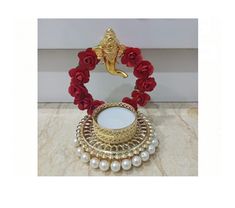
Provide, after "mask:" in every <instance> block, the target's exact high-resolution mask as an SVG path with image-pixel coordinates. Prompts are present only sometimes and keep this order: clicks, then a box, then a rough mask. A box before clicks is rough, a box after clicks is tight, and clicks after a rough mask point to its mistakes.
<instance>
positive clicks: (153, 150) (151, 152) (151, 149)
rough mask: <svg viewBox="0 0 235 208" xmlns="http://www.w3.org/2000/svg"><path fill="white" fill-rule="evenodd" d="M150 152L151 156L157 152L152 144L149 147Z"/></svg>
mask: <svg viewBox="0 0 235 208" xmlns="http://www.w3.org/2000/svg"><path fill="white" fill-rule="evenodd" d="M148 152H149V154H150V155H152V154H153V153H154V152H155V147H154V146H153V145H152V144H150V145H149V147H148Z"/></svg>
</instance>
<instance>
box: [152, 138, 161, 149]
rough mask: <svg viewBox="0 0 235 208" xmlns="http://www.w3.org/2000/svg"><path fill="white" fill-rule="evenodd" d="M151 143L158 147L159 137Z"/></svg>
mask: <svg viewBox="0 0 235 208" xmlns="http://www.w3.org/2000/svg"><path fill="white" fill-rule="evenodd" d="M151 143H152V145H153V146H154V147H157V146H158V143H159V142H158V139H156V138H155V139H153V140H152V142H151Z"/></svg>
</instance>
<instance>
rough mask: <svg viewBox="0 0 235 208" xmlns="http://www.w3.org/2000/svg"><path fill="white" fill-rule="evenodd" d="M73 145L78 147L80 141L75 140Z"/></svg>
mask: <svg viewBox="0 0 235 208" xmlns="http://www.w3.org/2000/svg"><path fill="white" fill-rule="evenodd" d="M73 143H74V146H75V147H76V146H77V145H78V140H77V139H74V141H73Z"/></svg>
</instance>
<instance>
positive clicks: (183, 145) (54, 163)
mask: <svg viewBox="0 0 235 208" xmlns="http://www.w3.org/2000/svg"><path fill="white" fill-rule="evenodd" d="M140 110H141V111H142V112H143V113H145V114H146V115H148V116H149V117H150V119H151V120H152V122H153V125H154V126H155V130H156V132H157V134H158V138H159V141H160V144H159V147H158V150H157V153H156V154H155V155H154V156H152V157H151V159H150V161H148V162H146V163H144V164H143V165H142V166H141V167H140V168H132V169H131V170H130V171H120V172H118V173H112V172H111V171H108V172H105V173H104V172H102V171H100V170H93V169H91V168H90V167H89V165H87V164H83V163H82V162H81V161H80V160H79V159H78V158H77V156H76V153H75V148H74V146H73V140H74V138H75V129H76V125H77V124H78V122H79V121H80V119H81V118H82V117H83V116H84V115H85V112H82V111H79V110H78V109H77V108H76V106H74V105H73V104H72V103H39V105H38V175H39V176H113V175H115V176H197V174H198V107H197V103H160V104H154V103H151V104H148V106H147V107H146V108H145V109H140Z"/></svg>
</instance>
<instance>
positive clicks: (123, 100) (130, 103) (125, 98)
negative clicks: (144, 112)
mask: <svg viewBox="0 0 235 208" xmlns="http://www.w3.org/2000/svg"><path fill="white" fill-rule="evenodd" d="M122 102H124V103H127V104H129V105H131V106H132V107H133V108H134V109H135V110H137V103H136V100H134V99H132V98H129V97H124V98H123V99H122Z"/></svg>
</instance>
